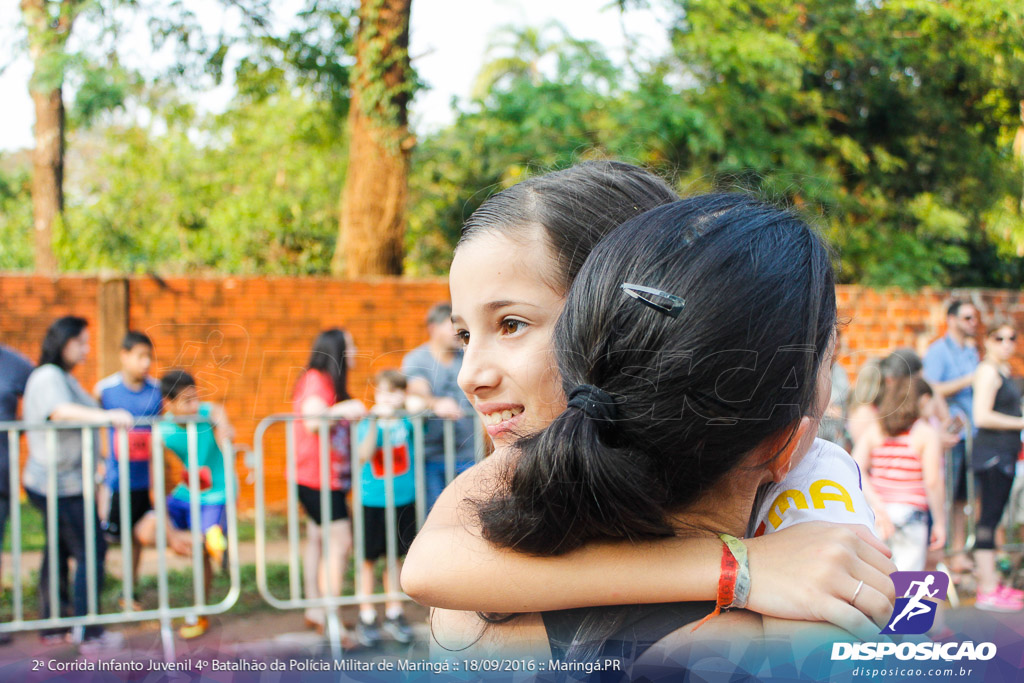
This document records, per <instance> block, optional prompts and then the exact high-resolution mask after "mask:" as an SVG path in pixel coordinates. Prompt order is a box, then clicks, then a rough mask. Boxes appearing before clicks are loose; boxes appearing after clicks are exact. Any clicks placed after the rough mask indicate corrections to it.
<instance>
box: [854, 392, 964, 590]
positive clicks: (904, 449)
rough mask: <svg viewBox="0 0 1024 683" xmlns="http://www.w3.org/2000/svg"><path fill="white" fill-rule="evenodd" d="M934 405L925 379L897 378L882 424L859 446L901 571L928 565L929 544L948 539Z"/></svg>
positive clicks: (882, 409) (868, 488) (879, 524)
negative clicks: (929, 521)
mask: <svg viewBox="0 0 1024 683" xmlns="http://www.w3.org/2000/svg"><path fill="white" fill-rule="evenodd" d="M932 405H933V391H932V389H931V387H930V386H929V385H928V383H927V382H926V381H924V380H923V379H922V378H920V377H918V376H913V375H912V376H906V377H898V378H895V379H893V380H892V382H891V383H889V384H888V385H887V386H886V390H885V396H884V397H883V399H882V402H881V404H880V405H879V407H878V420H877V422H876V424H874V425H871V426H870V427H869V428H868V429H867V431H866V432H865V434H864V435H863V437H862V438H861V439H860V440H859V441H858V442H857V444H856V446H855V447H854V450H853V457H854V459H855V460H856V461H857V463H858V464H859V465H860V466H861V469H863V470H864V471H865V472H867V473H868V478H867V480H866V481H865V482H864V494H865V495H866V496H867V499H868V502H870V503H871V506H872V508H873V509H874V511H875V527H876V529H877V530H878V534H879V536H880V537H881V538H882V540H884V541H885V542H886V543H887V544H888V545H889V547H890V548H892V560H893V562H894V563H895V564H896V567H897V568H898V569H899V570H900V571H921V570H923V569H924V568H925V562H926V558H927V552H928V549H929V548H931V549H937V548H941V547H942V546H943V545H944V544H945V542H946V518H945V495H946V494H945V488H944V484H943V473H942V439H941V436H940V434H939V432H938V430H936V429H935V427H933V426H932V425H931V424H929V423H928V418H929V417H930V413H931V410H932ZM929 511H930V512H931V517H932V524H931V533H930V537H931V538H930V541H931V542H930V543H929V524H928V513H929Z"/></svg>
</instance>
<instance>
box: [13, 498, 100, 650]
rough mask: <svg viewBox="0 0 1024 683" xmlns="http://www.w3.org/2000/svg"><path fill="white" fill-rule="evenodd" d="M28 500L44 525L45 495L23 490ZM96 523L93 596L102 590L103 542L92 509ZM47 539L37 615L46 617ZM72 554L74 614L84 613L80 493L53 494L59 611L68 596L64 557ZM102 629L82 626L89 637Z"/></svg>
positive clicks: (48, 609) (48, 612)
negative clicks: (55, 496)
mask: <svg viewBox="0 0 1024 683" xmlns="http://www.w3.org/2000/svg"><path fill="white" fill-rule="evenodd" d="M25 492H26V493H27V494H28V499H29V502H31V503H32V505H34V506H35V507H36V508H37V509H38V510H39V511H40V512H41V513H43V519H44V524H47V526H46V527H45V528H47V529H48V528H49V525H48V523H47V522H46V521H45V520H46V497H45V496H40V495H39V494H38V493H35V492H34V491H29V490H28V489H26V491H25ZM93 517H94V519H95V523H96V527H95V528H96V536H95V538H96V597H97V600H98V599H99V596H100V594H102V592H103V579H104V576H103V562H104V559H105V556H106V553H107V542H106V539H104V538H103V533H102V532H101V528H100V520H99V516H98V515H96V514H95V512H94V513H93ZM49 547H50V539H49V537H47V539H46V546H45V547H44V549H43V566H42V567H41V568H40V570H39V615H40V617H42V618H43V619H47V618H49V617H50V615H51V614H52V611H51V610H52V609H53V607H55V606H52V605H50V578H49V577H50V553H49V550H48V549H49ZM71 557H74V558H75V591H74V603H73V606H74V615H75V616H84V615H85V614H86V613H88V611H89V594H88V592H87V591H88V588H87V585H86V572H85V564H86V554H85V499H84V498H83V497H82V496H60V497H59V498H57V564H58V565H59V566H58V571H59V573H60V580H59V581H58V582H57V583H58V593H59V601H60V613H61V615H63V614H64V612H65V611H66V607H67V603H68V602H70V601H69V600H68V591H67V588H68V559H69V558H71ZM101 633H103V627H102V626H86V627H85V634H84V638H85V639H86V640H89V639H90V638H95V637H96V636H98V635H100V634H101Z"/></svg>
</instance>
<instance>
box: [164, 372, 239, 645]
mask: <svg viewBox="0 0 1024 683" xmlns="http://www.w3.org/2000/svg"><path fill="white" fill-rule="evenodd" d="M160 391H161V393H163V397H164V408H165V411H166V416H167V419H166V420H165V421H164V422H162V423H160V437H161V438H162V439H163V443H164V446H166V447H167V448H168V449H169V450H170V451H171V452H173V453H174V454H175V455H176V456H178V458H179V459H180V460H181V462H182V464H183V465H184V466H185V468H186V472H185V475H184V481H183V482H182V483H180V484H178V486H177V487H176V488H175V489H174V491H172V492H171V495H169V496H168V497H167V516H168V518H169V519H170V521H171V524H172V525H174V527H175V528H177V529H191V528H192V519H191V512H190V510H191V505H190V500H191V499H190V496H189V488H188V484H187V482H188V475H189V473H188V432H187V430H186V428H185V426H184V425H180V424H175V423H174V419H175V418H194V417H202V418H206V419H207V420H208V422H200V423H198V424H196V435H197V439H196V441H197V453H196V462H197V464H198V467H199V487H200V494H199V505H200V507H199V518H200V525H201V530H202V533H203V538H204V543H203V547H204V553H203V569H204V571H203V574H204V577H203V578H204V583H205V585H206V594H207V595H209V594H210V585H211V581H212V578H213V565H220V564H221V561H222V559H223V556H224V550H225V549H226V548H227V542H226V539H225V537H224V530H225V528H226V524H227V517H226V514H225V502H226V499H227V494H226V489H227V486H229V485H231V486H234V481H233V477H232V479H231V481H230V483H229V479H228V477H229V476H231V474H230V473H228V472H225V470H224V456H223V454H222V452H221V449H220V447H219V446H218V445H217V444H218V442H221V441H227V442H229V443H230V442H231V441H232V440H233V439H234V430H233V428H232V427H231V424H230V422H228V419H227V415H225V413H224V408H223V407H222V406H220V405H215V404H212V403H200V401H199V393H198V391H197V389H196V381H195V379H193V377H192V375H190V374H189V373H187V372H185V371H184V370H171V371H169V372H168V373H167V374H165V375H164V376H163V378H161V380H160ZM208 627H209V623H208V621H207V619H206V617H187V618H186V619H185V625H184V626H183V627H182V628H181V629H180V631H179V635H181V637H182V638H195V637H197V636H200V635H202V634H203V633H205V632H206V630H207V628H208Z"/></svg>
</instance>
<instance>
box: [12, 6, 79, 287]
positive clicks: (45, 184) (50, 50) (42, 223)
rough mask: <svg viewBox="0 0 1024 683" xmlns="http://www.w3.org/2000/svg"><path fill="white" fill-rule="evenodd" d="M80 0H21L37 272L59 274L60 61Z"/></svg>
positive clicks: (61, 198) (61, 191)
mask: <svg viewBox="0 0 1024 683" xmlns="http://www.w3.org/2000/svg"><path fill="white" fill-rule="evenodd" d="M83 4H84V1H83V0H59V1H58V2H47V0H21V14H22V18H23V19H24V21H25V27H26V28H27V29H28V46H29V55H30V56H31V57H32V65H33V71H32V80H31V81H30V82H29V86H28V90H29V94H31V95H32V102H33V103H34V104H35V109H36V126H35V138H36V149H35V152H34V153H33V155H32V214H33V233H34V239H33V243H34V245H35V261H36V270H37V271H38V272H40V273H45V274H48V275H52V274H53V273H55V272H56V271H57V257H56V255H55V254H54V252H53V225H54V223H56V222H57V221H58V220H59V219H60V218H61V217H62V216H63V215H64V101H63V99H62V94H61V86H62V85H63V83H64V66H63V64H64V60H63V59H62V58H61V57H62V55H63V52H64V49H65V46H66V45H67V40H68V36H69V35H70V34H71V26H72V24H73V23H74V20H75V16H76V14H77V13H78V12H79V11H81V8H82V6H83Z"/></svg>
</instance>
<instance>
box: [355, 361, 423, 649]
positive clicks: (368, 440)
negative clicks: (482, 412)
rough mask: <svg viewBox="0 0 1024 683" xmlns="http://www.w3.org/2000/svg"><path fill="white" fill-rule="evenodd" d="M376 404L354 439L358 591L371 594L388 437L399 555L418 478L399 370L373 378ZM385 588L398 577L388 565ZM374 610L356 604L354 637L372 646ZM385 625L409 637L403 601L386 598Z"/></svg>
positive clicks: (404, 548) (391, 588)
mask: <svg viewBox="0 0 1024 683" xmlns="http://www.w3.org/2000/svg"><path fill="white" fill-rule="evenodd" d="M373 389H374V406H373V409H372V411H371V413H372V414H373V415H374V416H375V417H376V418H377V419H376V420H364V421H362V422H360V423H359V426H358V428H357V431H356V438H357V439H358V442H359V450H358V456H359V461H360V462H361V463H363V466H362V468H363V469H362V472H361V475H362V486H361V488H360V492H361V495H362V502H363V556H364V558H365V559H364V560H363V571H362V573H361V575H360V577H361V580H360V586H359V588H360V592H361V593H362V594H364V595H371V594H373V592H374V590H373V589H374V583H375V581H374V565H376V562H377V559H378V558H381V557H385V556H386V555H387V510H386V505H387V487H388V481H387V479H388V477H387V465H386V461H385V453H384V444H385V438H386V439H387V443H388V446H389V447H390V449H391V453H392V468H393V469H392V474H393V478H392V482H393V491H394V506H395V530H396V532H397V535H398V537H397V539H396V547H397V556H398V557H399V558H400V557H403V556H404V555H405V554H406V553H407V552H408V551H409V545H410V544H411V543H412V539H413V537H414V536H415V535H416V506H415V504H414V503H415V499H416V482H415V478H414V474H413V425H412V422H410V420H409V418H407V417H404V416H401V415H400V413H403V412H405V411H406V398H407V396H406V379H405V376H404V375H402V373H400V372H398V371H397V370H383V371H381V372H379V373H377V376H376V377H374V380H373ZM395 571H396V572H397V573H398V574H401V571H402V564H401V560H397V562H396V567H395ZM383 580H384V590H385V591H386V592H388V593H398V592H399V591H400V590H401V589H400V587H399V585H398V576H397V575H395V576H392V575H391V573H390V572H389V571H388V568H387V565H385V567H384V576H383ZM377 624H378V621H377V610H376V609H375V608H374V606H373V605H372V604H371V603H368V602H364V603H363V604H362V605H360V609H359V624H358V625H357V626H356V638H357V639H358V640H359V642H360V643H361V644H362V645H364V646H366V647H372V646H373V645H376V644H377V643H378V642H379V641H380V630H381V629H379V628H378V626H377ZM383 630H384V632H385V633H387V634H388V635H390V636H391V637H392V638H394V639H395V640H396V641H398V642H400V643H409V642H411V641H412V637H413V633H412V629H411V628H410V627H409V624H408V622H406V619H405V614H404V612H403V610H402V603H401V602H399V601H396V600H389V601H388V602H387V603H386V606H385V619H384V624H383Z"/></svg>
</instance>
